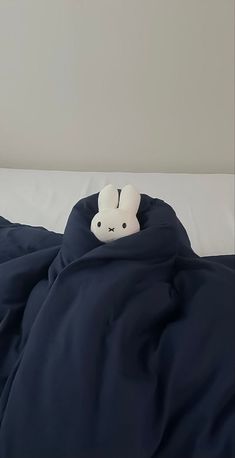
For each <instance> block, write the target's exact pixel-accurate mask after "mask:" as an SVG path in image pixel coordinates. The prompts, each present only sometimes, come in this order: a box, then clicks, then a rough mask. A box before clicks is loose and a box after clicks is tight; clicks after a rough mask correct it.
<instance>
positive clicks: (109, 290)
mask: <svg viewBox="0 0 235 458" xmlns="http://www.w3.org/2000/svg"><path fill="white" fill-rule="evenodd" d="M107 183H113V184H114V185H115V186H116V187H113V186H105V188H104V189H102V192H101V193H100V194H99V198H98V199H97V194H96V192H97V191H99V190H101V188H103V186H104V185H105V184H107ZM127 183H129V184H134V185H135V187H136V188H138V189H139V191H140V192H141V193H143V194H142V196H141V198H140V195H139V193H138V191H137V190H136V189H135V188H133V186H124V187H123V185H125V184H127ZM117 187H119V188H122V191H121V193H120V196H119V193H118V191H117ZM233 187H234V177H233V176H232V175H168V174H157V173H152V174H134V173H125V174H123V173H122V174H120V173H80V172H49V171H48V172H45V171H44V172H43V171H24V170H21V171H19V170H18V171H17V170H4V169H2V170H1V171H0V456H1V458H19V456H20V458H32V457H33V458H41V457H44V458H51V457H54V458H65V457H79V458H101V457H102V458H176V457H177V458H178V457H187V458H222V457H223V458H225V457H226V458H234V456H235V436H234V422H235V411H234V399H235V386H234V354H233V353H234V352H233V348H234V318H235V309H234V297H235V296H234V295H235V289H234V285H235V256H234V255H232V253H233V252H234V200H233V199H234V193H233ZM148 194H150V196H153V197H154V198H153V197H150V196H149V195H148ZM82 197H84V198H82ZM81 198H82V199H81ZM79 199H80V200H79ZM77 201H78V202H77ZM118 201H119V208H116V207H117V203H118ZM169 204H170V205H169ZM72 207H73V208H72ZM172 207H173V208H174V210H175V211H176V214H177V216H178V218H177V216H176V214H175V211H174V210H173V209H172ZM97 209H99V213H98V215H97ZM117 212H118V213H117ZM117 215H118V217H117ZM68 216H69V218H68ZM119 216H120V218H119ZM136 216H137V219H136ZM129 217H130V218H129ZM133 217H134V219H136V221H135V222H137V223H138V227H137V226H134V230H133V231H132V232H130V233H129V234H128V233H127V236H125V233H124V232H123V231H125V230H126V229H127V228H128V229H127V231H128V230H129V229H130V227H131V221H133V220H132V218H133ZM105 218H106V219H105ZM128 218H129V219H128ZM67 219H68V222H67ZM91 221H92V224H91ZM101 221H102V222H101ZM93 222H94V225H93ZM19 223H22V224H19ZM182 223H183V224H182ZM111 224H112V226H111ZM184 226H185V228H184ZM136 227H137V230H136ZM102 228H104V234H105V236H107V234H108V233H109V231H111V232H112V231H114V230H115V237H113V234H111V236H110V238H107V239H103V236H102V237H101V232H99V231H101V229H102ZM139 228H140V230H138V229H139ZM132 229H133V228H132ZM185 229H186V230H185ZM62 233H63V234H62ZM187 233H188V234H187ZM104 234H103V235H104ZM116 234H117V237H116ZM128 235H129V236H128ZM188 236H189V237H188ZM189 239H190V240H191V243H192V247H191V244H190V240H189ZM106 241H108V242H109V243H104V242H106ZM192 248H193V249H192ZM198 255H199V256H198ZM200 255H202V256H200ZM204 255H205V256H204ZM215 255H217V256H215Z"/></svg>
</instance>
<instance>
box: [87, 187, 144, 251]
mask: <svg viewBox="0 0 235 458" xmlns="http://www.w3.org/2000/svg"><path fill="white" fill-rule="evenodd" d="M139 204H140V194H139V192H138V191H137V190H136V189H135V188H134V186H132V185H130V184H129V185H126V186H124V188H123V189H122V190H121V193H120V196H119V193H118V190H117V189H116V188H115V187H114V186H113V185H111V184H108V185H107V186H105V187H104V188H103V189H102V191H100V193H99V197H98V208H99V211H98V213H97V214H96V215H95V216H94V218H93V219H92V222H91V231H92V232H93V234H94V235H95V236H96V237H97V239H98V240H100V242H106V243H107V242H112V241H113V240H118V239H120V238H122V237H126V236H127V235H132V234H135V233H136V232H139V230H140V225H139V221H138V219H137V218H136V213H137V211H138V209H139Z"/></svg>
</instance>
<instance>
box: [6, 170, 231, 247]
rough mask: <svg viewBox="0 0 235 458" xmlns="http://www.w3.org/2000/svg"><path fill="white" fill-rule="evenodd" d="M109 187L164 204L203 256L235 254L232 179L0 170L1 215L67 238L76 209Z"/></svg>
mask: <svg viewBox="0 0 235 458" xmlns="http://www.w3.org/2000/svg"><path fill="white" fill-rule="evenodd" d="M108 183H113V184H114V185H116V186H117V187H122V186H124V185H125V184H128V183H131V184H133V185H135V186H136V187H137V188H138V189H139V191H140V192H143V193H146V194H149V195H151V196H153V197H158V198H160V199H163V200H165V201H166V202H168V203H169V204H170V205H172V206H173V208H174V209H175V211H176V213H177V215H178V217H179V219H180V220H181V222H182V223H183V225H184V226H185V228H186V230H187V232H188V234H189V237H190V240H191V243H192V247H193V249H194V250H195V251H196V252H197V253H198V254H199V255H201V256H204V255H213V254H214V255H216V254H232V253H234V250H235V247H234V239H235V235H234V175H229V174H228V175H222V174H218V175H207V174H205V175H194V174H166V173H119V172H110V173H101V172H54V171H35V170H14V169H0V215H2V216H4V217H5V218H7V219H10V220H11V221H14V222H20V223H25V224H30V225H34V226H44V227H46V228H48V229H50V230H53V231H57V232H63V231H64V228H65V225H66V221H67V218H68V215H69V213H70V211H71V208H72V207H73V205H74V204H75V203H76V202H77V201H78V200H79V199H80V198H81V197H85V196H87V195H89V194H92V193H94V192H98V191H99V190H100V189H102V187H103V186H104V185H106V184H108Z"/></svg>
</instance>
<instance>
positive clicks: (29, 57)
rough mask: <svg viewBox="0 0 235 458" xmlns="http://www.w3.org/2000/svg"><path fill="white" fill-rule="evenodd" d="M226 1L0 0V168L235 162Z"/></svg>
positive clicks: (213, 169)
mask: <svg viewBox="0 0 235 458" xmlns="http://www.w3.org/2000/svg"><path fill="white" fill-rule="evenodd" d="M233 10H234V1H233V0H226V1H222V0H207V1H206V2H204V1H198V0H193V1H190V2H189V1H185V0H168V1H165V0H157V1H156V0H145V1H143V0H118V1H114V0H112V1H107V0H99V1H97V0H69V1H65V0H50V1H48V0H40V1H37V2H32V1H31V0H21V1H15V0H11V1H9V0H1V2H0V56H1V59H0V167H9V168H33V169H56V170H81V171H90V170H91V171H101V170H102V171H114V170H117V171H133V172H140V171H141V172H149V171H152V172H153V171H155V172H187V173H232V172H233V171H234V37H233V33H234V19H233V17H234V16H233Z"/></svg>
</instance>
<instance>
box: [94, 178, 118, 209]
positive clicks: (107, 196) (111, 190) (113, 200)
mask: <svg viewBox="0 0 235 458" xmlns="http://www.w3.org/2000/svg"><path fill="white" fill-rule="evenodd" d="M117 206H118V190H117V189H116V188H115V187H114V186H113V185H112V184H108V185H107V186H105V187H104V188H103V189H102V191H100V193H99V197H98V207H99V211H100V210H107V209H111V208H117Z"/></svg>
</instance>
